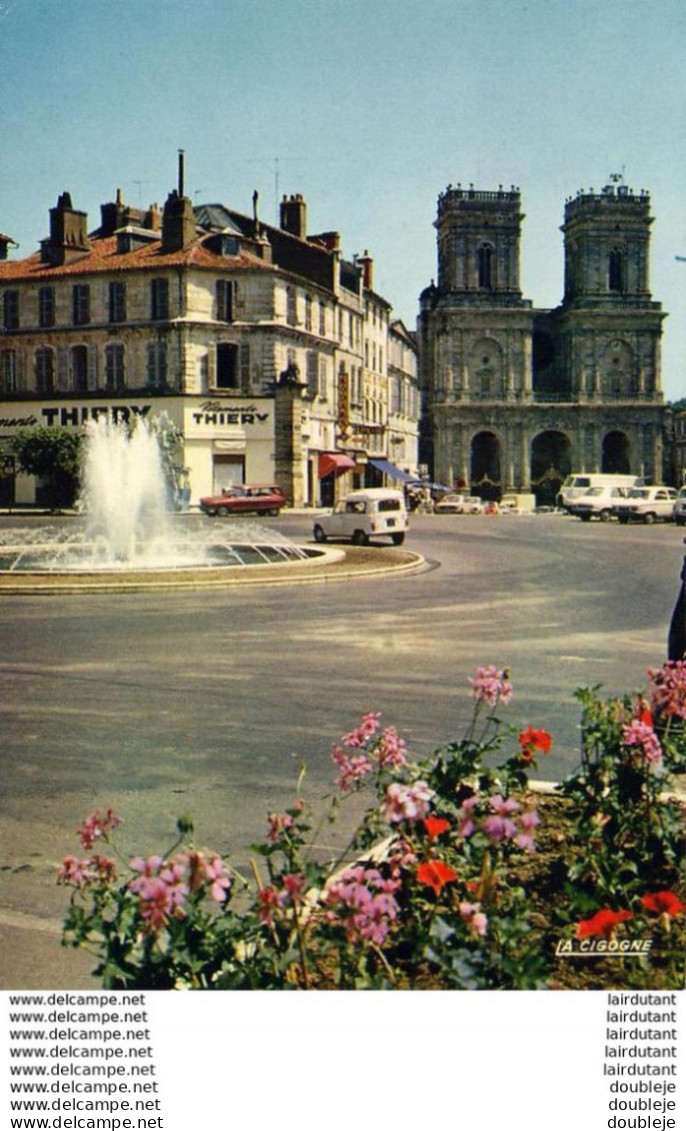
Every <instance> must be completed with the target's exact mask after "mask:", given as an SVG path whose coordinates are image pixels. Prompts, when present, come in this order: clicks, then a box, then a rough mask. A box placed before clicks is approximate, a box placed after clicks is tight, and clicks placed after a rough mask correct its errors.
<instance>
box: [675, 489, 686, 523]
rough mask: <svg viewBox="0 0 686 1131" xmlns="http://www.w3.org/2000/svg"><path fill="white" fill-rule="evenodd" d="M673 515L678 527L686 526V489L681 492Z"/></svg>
mask: <svg viewBox="0 0 686 1131" xmlns="http://www.w3.org/2000/svg"><path fill="white" fill-rule="evenodd" d="M673 513H674V521H675V522H676V524H677V526H686V487H682V488H681V490H680V491H679V493H678V495H677V497H676V502H675V504H674V512H673Z"/></svg>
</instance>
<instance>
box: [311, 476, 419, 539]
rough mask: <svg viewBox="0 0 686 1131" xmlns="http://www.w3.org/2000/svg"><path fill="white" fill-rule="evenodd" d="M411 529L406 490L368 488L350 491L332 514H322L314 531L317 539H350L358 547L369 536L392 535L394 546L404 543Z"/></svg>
mask: <svg viewBox="0 0 686 1131" xmlns="http://www.w3.org/2000/svg"><path fill="white" fill-rule="evenodd" d="M408 529H409V523H408V520H407V510H406V508H405V496H404V495H403V492H402V491H393V490H390V489H387V488H385V487H369V488H367V489H366V490H360V491H351V492H350V494H349V495H346V496H345V498H344V499H341V501H340V502H339V503H336V506H335V507H334V509H333V510H332V511H331V512H330V514H327V515H321V516H320V517H319V518H318V519H317V521H316V522H315V524H314V531H313V533H314V540H315V542H326V540H327V538H349V539H350V540H351V541H352V542H354V543H355V545H356V546H366V545H367V543H368V542H369V539H370V538H390V539H391V542H392V543H393V545H394V546H402V544H403V542H404V541H405V533H406V531H407V530H408Z"/></svg>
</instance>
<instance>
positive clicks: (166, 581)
mask: <svg viewBox="0 0 686 1131" xmlns="http://www.w3.org/2000/svg"><path fill="white" fill-rule="evenodd" d="M402 553H403V555H404V556H405V557H406V558H408V559H409V560H406V561H401V562H398V561H395V562H389V563H388V564H387V565H379V566H376V565H374V566H369V567H367V566H365V565H363V564H360V565H350V566H349V567H346V566H341V568H340V569H338V568H337V564H338V562H340V561H341V560H342V559H344V558H345V557H346V556H347V555H346V552H345V550H344V549H343V548H341V549H336V548H333V547H331V548H328V549H327V550H323V551H321V554H322V556H323V557H324V558H325V559H327V560H324V561H322V558H321V557H319V558H316V559H314V558H308V559H307V560H304V561H302V562H298V563H296V562H285V563H284V564H283V565H274V564H272V563H269V564H264V565H254V566H243V567H241V566H226V567H225V571H224V573H223V574H222V575H221V576H216V572H215V575H214V576H212V577H209V576H207V577H203V576H202V574H201V573H200V572H198V573H197V574H195V575H194V576H193V577H191V578H183V577H176V578H174V577H171V576H169V573H167V574H166V575H164V576H162V575H161V574H160V573H157V574H154V572H153V571H151V573H150V576H149V577H147V578H141V577H139V578H137V579H136V580H131V581H127V580H119V579H117V580H114V579H113V578H112V576H111V575H109V576H107V577H103V580H96V579H95V578H94V575H93V574H89V575H85V574H82V575H80V576H81V577H82V578H83V579H84V580H82V581H78V582H77V581H75V580H74V581H71V580H69V579H65V578H64V575H62V576H61V577H56V579H55V581H54V582H53V583H52V584H48V583H47V582H43V581H37V582H36V581H34V583H33V584H31V579H35V578H36V576H37V575H36V574H25V575H24V577H25V578H27V580H26V583H25V584H19V583H17V582H13V581H5V577H6V576H7V575H5V576H4V577H3V576H2V575H0V597H2V596H3V595H5V594H7V595H8V596H26V597H49V596H52V595H55V596H57V595H59V596H62V595H67V594H70V595H73V594H77V593H165V592H167V593H168V592H188V591H195V590H219V589H236V588H248V587H255V586H266V585H269V586H286V585H315V584H323V583H329V582H338V581H350V580H354V579H356V578H358V577H387V576H389V575H403V574H410V573H420V572H424V570H425V569H428V568H429V565H428V562H427V561H426V558H424V556H423V555H422V554H415V553H413V552H412V551H407V550H404V551H402ZM241 570H243V571H245V572H241ZM267 570H273V571H275V572H274V573H273V574H271V575H270V576H266V571H267ZM308 570H310V571H314V570H321V571H322V572H318V573H314V572H308ZM260 571H265V572H262V573H261V572H260ZM278 571H283V573H279V572H278ZM286 571H291V572H289V573H288V575H287V576H286ZM179 572H183V571H179Z"/></svg>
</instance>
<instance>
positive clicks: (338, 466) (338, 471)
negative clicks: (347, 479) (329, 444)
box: [318, 452, 355, 479]
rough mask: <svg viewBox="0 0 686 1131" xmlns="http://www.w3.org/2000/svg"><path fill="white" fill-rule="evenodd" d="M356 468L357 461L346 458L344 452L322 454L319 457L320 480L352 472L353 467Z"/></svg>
mask: <svg viewBox="0 0 686 1131" xmlns="http://www.w3.org/2000/svg"><path fill="white" fill-rule="evenodd" d="M354 466H355V460H354V459H351V458H350V456H344V455H343V453H342V452H322V453H321V455H320V457H319V467H318V470H319V478H320V479H323V478H324V476H325V475H331V474H332V473H333V474H335V475H342V474H343V472H344V471H350V469H351V467H354Z"/></svg>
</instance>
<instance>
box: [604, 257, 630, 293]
mask: <svg viewBox="0 0 686 1131" xmlns="http://www.w3.org/2000/svg"><path fill="white" fill-rule="evenodd" d="M625 273H626V272H625V262H624V253H623V252H621V251H619V250H618V249H617V248H613V249H612V251H611V252H610V258H609V261H608V287H609V289H610V290H611V291H615V292H622V291H624V290H626V279H625Z"/></svg>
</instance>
